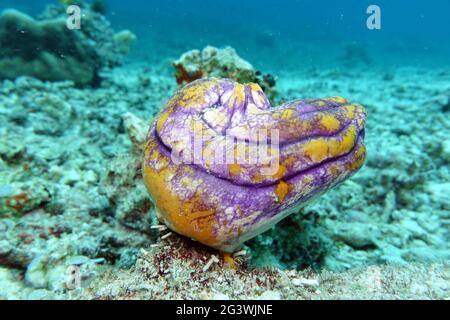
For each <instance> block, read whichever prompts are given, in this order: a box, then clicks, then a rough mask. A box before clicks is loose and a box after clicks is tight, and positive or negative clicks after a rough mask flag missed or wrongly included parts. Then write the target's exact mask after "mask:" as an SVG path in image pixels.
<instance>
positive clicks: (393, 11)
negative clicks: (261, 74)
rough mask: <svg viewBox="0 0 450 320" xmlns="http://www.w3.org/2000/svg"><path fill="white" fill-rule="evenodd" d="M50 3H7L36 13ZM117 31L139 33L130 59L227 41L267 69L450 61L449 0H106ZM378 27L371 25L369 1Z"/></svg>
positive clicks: (162, 56) (153, 59) (145, 58)
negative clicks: (350, 58)
mask: <svg viewBox="0 0 450 320" xmlns="http://www.w3.org/2000/svg"><path fill="white" fill-rule="evenodd" d="M49 2H50V3H51V2H52V1H45V0H39V1H28V0H2V1H1V4H0V9H4V8H6V7H15V8H17V9H19V10H23V11H25V12H29V13H30V14H32V15H33V14H37V13H38V12H40V11H41V9H42V8H43V7H44V5H45V4H47V3H49ZM104 3H106V5H107V9H108V11H107V18H108V19H109V20H110V21H111V22H112V25H113V27H114V28H115V29H117V30H119V29H123V28H127V29H130V30H132V31H133V32H134V33H136V34H137V36H138V41H137V43H136V47H135V50H134V51H133V55H132V58H134V59H137V60H141V61H147V62H158V61H159V62H160V61H161V60H163V59H167V58H169V57H171V58H172V57H178V56H179V55H180V54H181V53H182V52H184V51H186V50H190V49H193V48H202V47H204V46H206V45H214V46H218V47H221V46H225V45H230V46H232V47H234V48H236V50H237V51H238V52H239V53H240V54H241V55H242V56H243V57H244V58H246V59H248V60H249V61H252V62H253V63H255V64H257V65H258V66H259V67H261V68H264V69H266V70H267V69H269V70H272V71H273V70H276V69H280V68H287V69H295V68H301V67H303V66H305V65H311V64H314V65H328V66H329V65H334V64H339V63H340V62H341V59H340V58H341V57H342V56H343V55H344V56H345V55H346V54H348V53H349V52H351V51H354V50H356V51H357V55H361V54H362V55H364V56H367V57H368V58H369V59H368V60H370V63H372V64H374V65H380V66H382V67H383V66H385V65H394V66H400V65H425V66H433V65H435V66H443V65H450V59H449V57H450V35H449V27H448V19H447V17H448V14H449V12H450V2H449V1H447V0H435V1H432V2H430V1H426V0H415V1H403V0H376V1H374V0H347V1H330V0H318V1H317V0H316V1H314V0H277V1H275V0H258V1H257V0H247V1H241V0H228V1H202V0H170V1H166V0H150V1H145V0H133V1H122V0H106V1H104ZM373 4H375V5H378V6H379V7H380V9H381V29H380V30H369V29H368V28H367V26H366V20H367V18H368V16H369V15H368V14H367V13H366V10H367V8H368V6H369V5H373Z"/></svg>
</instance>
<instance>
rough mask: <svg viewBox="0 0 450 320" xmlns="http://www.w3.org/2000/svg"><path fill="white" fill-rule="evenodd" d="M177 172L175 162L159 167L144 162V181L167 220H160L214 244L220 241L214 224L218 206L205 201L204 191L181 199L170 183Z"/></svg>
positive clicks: (186, 233)
mask: <svg viewBox="0 0 450 320" xmlns="http://www.w3.org/2000/svg"><path fill="white" fill-rule="evenodd" d="M159 157H164V156H162V155H159ZM160 160H161V159H160ZM179 170H180V168H179ZM176 172H177V169H176V168H175V167H174V166H173V165H169V166H167V167H166V168H164V169H163V170H160V171H157V170H155V169H154V168H153V167H152V166H151V165H147V164H146V165H144V169H143V178H144V182H145V185H146V187H147V189H148V191H149V192H150V194H151V195H152V197H153V200H154V203H155V206H156V208H157V209H158V210H159V211H160V212H162V215H160V216H161V217H163V218H162V219H163V220H164V221H161V222H163V223H165V224H167V225H168V226H169V227H170V228H171V229H172V230H174V231H176V232H178V233H180V234H182V235H185V236H187V237H190V238H193V239H196V240H197V241H199V242H201V243H203V244H206V245H208V246H211V247H215V246H216V245H217V244H218V241H217V239H216V238H215V237H214V227H215V226H216V224H217V222H216V219H215V209H213V208H208V207H207V206H206V205H205V203H204V200H203V196H202V194H201V192H196V193H195V195H194V196H193V197H192V198H191V199H189V200H187V201H186V200H182V199H180V198H179V197H178V196H177V195H176V194H175V193H174V191H173V190H172V187H171V180H172V178H173V176H174V175H175V174H176Z"/></svg>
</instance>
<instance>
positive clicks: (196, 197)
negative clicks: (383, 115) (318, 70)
mask: <svg viewBox="0 0 450 320" xmlns="http://www.w3.org/2000/svg"><path fill="white" fill-rule="evenodd" d="M365 118H366V113H365V110H364V108H363V107H362V106H361V105H359V104H357V103H350V102H349V101H347V100H346V99H344V98H342V97H330V98H325V99H311V100H296V101H290V102H286V103H284V104H282V105H281V106H279V107H276V108H273V107H272V106H271V104H270V102H269V101H268V99H267V98H266V96H265V95H264V92H263V91H262V90H261V88H260V87H259V86H258V85H257V84H254V83H249V84H240V83H237V82H235V81H233V80H230V79H215V78H208V79H201V80H197V81H194V82H192V83H190V84H189V85H187V86H185V87H184V88H182V89H180V90H179V91H178V92H176V93H175V95H174V96H173V97H172V98H171V99H170V100H169V101H168V103H167V105H166V107H165V108H164V109H163V110H162V111H161V113H160V114H159V115H158V117H157V118H156V119H155V121H154V123H153V124H152V126H151V127H150V130H149V133H148V135H147V140H146V144H145V151H144V163H143V177H144V181H145V184H146V186H147V189H148V191H149V193H150V195H151V197H152V199H153V201H154V204H155V207H156V211H157V215H158V219H159V220H160V221H161V222H162V223H164V224H166V225H167V226H168V227H169V228H170V229H171V230H173V231H175V232H177V233H179V234H182V235H185V236H188V237H190V238H192V239H194V240H197V241H199V242H201V243H203V244H205V245H207V246H210V247H213V248H216V249H218V250H221V251H224V252H233V251H235V250H237V249H239V247H240V246H241V245H242V244H243V242H244V241H246V240H248V239H250V238H252V237H254V236H256V235H258V234H260V233H262V232H264V231H266V230H267V229H269V228H270V227H272V226H273V225H274V224H275V223H277V222H278V221H280V220H281V219H283V218H284V217H286V216H287V215H289V214H291V213H294V212H297V211H298V210H299V209H300V208H301V207H303V206H305V204H307V203H308V202H309V201H310V200H312V199H313V198H316V197H317V196H319V195H321V194H323V193H324V192H326V191H327V190H329V189H330V188H332V187H334V186H336V185H338V184H339V183H341V182H342V181H344V180H345V179H347V178H348V177H350V176H351V175H352V174H354V173H355V172H356V171H357V170H358V169H360V168H361V166H362V165H363V163H364V159H365V146H364V123H365ZM265 132H266V134H264V133H265ZM261 137H263V138H265V141H266V142H267V143H262V141H263V140H262V139H260V138H261ZM261 150H263V152H260V151H261ZM230 154H231V157H229V155H230ZM255 159H256V161H255ZM220 160H223V161H220ZM230 160H232V161H230Z"/></svg>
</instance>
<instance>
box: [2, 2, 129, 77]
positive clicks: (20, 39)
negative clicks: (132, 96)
mask: <svg viewBox="0 0 450 320" xmlns="http://www.w3.org/2000/svg"><path fill="white" fill-rule="evenodd" d="M80 5H81V10H82V22H81V23H82V26H81V29H80V30H70V29H68V28H67V26H66V19H67V14H66V12H65V8H66V7H65V6H64V5H49V6H47V8H46V9H45V10H44V12H43V13H42V15H41V16H40V17H39V19H38V20H35V19H34V18H32V17H30V16H28V15H26V14H25V13H22V12H19V11H17V10H13V9H9V10H5V11H4V12H2V13H1V15H0V79H15V78H17V77H19V76H22V75H28V76H33V77H36V78H38V79H41V80H48V81H61V80H71V81H73V82H74V83H75V84H76V85H78V86H84V85H94V86H96V85H98V82H99V81H100V71H102V70H103V69H105V68H112V67H115V66H117V65H119V64H120V63H121V62H122V60H123V58H124V55H125V54H126V53H128V49H129V46H130V45H131V42H133V40H134V39H135V36H134V35H133V34H132V33H131V32H130V31H122V32H120V33H118V34H116V35H115V34H114V31H113V29H112V28H111V26H110V23H109V22H108V21H107V20H106V19H105V17H104V16H102V15H101V14H100V13H97V12H94V11H92V10H91V9H90V8H89V6H87V5H85V4H84V3H80Z"/></svg>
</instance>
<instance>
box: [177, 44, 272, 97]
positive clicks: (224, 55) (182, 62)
mask: <svg viewBox="0 0 450 320" xmlns="http://www.w3.org/2000/svg"><path fill="white" fill-rule="evenodd" d="M173 66H174V68H175V78H176V80H177V83H178V84H179V85H183V84H186V83H190V82H192V81H194V80H197V79H200V78H207V77H216V78H229V79H233V80H235V81H237V82H240V83H250V82H254V83H257V84H259V85H260V87H261V88H262V89H263V91H264V93H265V94H266V95H267V96H268V98H269V99H270V100H271V101H273V99H274V98H275V97H276V89H275V84H276V82H275V78H274V77H273V76H272V75H270V74H262V73H261V72H260V71H258V70H255V68H254V67H253V66H252V65H251V64H250V63H249V62H248V61H245V60H244V59H242V58H241V57H240V56H238V54H237V53H236V51H235V50H234V49H233V48H231V47H225V48H223V49H218V48H215V47H212V46H207V47H205V48H204V49H203V50H202V51H199V50H191V51H188V52H185V53H183V54H182V55H181V57H180V58H179V59H178V60H176V61H174V62H173Z"/></svg>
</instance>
